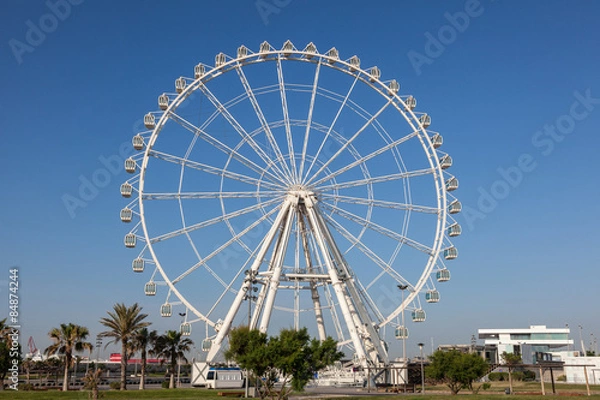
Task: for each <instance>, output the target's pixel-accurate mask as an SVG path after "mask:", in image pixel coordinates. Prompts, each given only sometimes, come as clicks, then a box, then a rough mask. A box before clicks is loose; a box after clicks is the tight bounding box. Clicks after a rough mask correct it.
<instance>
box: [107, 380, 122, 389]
mask: <svg viewBox="0 0 600 400" xmlns="http://www.w3.org/2000/svg"><path fill="white" fill-rule="evenodd" d="M108 386H109V387H110V388H111V389H113V390H119V389H121V382H119V381H113V382H111V383H109V384H108Z"/></svg>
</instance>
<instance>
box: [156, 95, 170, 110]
mask: <svg viewBox="0 0 600 400" xmlns="http://www.w3.org/2000/svg"><path fill="white" fill-rule="evenodd" d="M168 107H169V96H167V95H166V94H161V95H160V96H158V108H160V109H161V110H166V109H167V108H168Z"/></svg>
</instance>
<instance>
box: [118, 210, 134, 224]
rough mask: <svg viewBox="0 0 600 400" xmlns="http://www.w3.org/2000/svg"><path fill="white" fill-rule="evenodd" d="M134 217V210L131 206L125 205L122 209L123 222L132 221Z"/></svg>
mask: <svg viewBox="0 0 600 400" xmlns="http://www.w3.org/2000/svg"><path fill="white" fill-rule="evenodd" d="M132 217H133V211H132V210H131V208H127V207H125V208H124V209H122V210H121V221H123V222H131V218H132Z"/></svg>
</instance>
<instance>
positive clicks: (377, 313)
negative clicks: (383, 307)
mask: <svg viewBox="0 0 600 400" xmlns="http://www.w3.org/2000/svg"><path fill="white" fill-rule="evenodd" d="M355 282H356V285H357V286H358V287H357V288H356V289H357V291H358V293H359V294H360V296H361V297H362V299H363V303H364V304H365V306H367V307H368V309H369V310H370V311H371V313H372V314H373V315H375V318H377V321H378V322H381V321H383V320H384V319H385V317H384V316H383V314H382V313H381V311H379V308H377V305H376V304H375V302H374V301H373V298H372V297H371V295H369V292H368V291H367V290H366V289H365V287H364V286H363V284H362V282H361V281H360V279H355Z"/></svg>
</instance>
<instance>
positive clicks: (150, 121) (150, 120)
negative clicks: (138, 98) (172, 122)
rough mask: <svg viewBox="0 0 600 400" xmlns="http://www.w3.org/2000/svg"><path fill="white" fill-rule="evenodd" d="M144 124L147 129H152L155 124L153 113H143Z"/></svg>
mask: <svg viewBox="0 0 600 400" xmlns="http://www.w3.org/2000/svg"><path fill="white" fill-rule="evenodd" d="M144 125H145V126H146V128H148V129H154V127H155V126H156V120H155V118H154V114H152V113H148V114H146V115H144Z"/></svg>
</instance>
